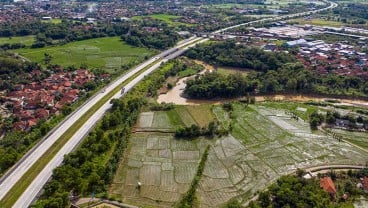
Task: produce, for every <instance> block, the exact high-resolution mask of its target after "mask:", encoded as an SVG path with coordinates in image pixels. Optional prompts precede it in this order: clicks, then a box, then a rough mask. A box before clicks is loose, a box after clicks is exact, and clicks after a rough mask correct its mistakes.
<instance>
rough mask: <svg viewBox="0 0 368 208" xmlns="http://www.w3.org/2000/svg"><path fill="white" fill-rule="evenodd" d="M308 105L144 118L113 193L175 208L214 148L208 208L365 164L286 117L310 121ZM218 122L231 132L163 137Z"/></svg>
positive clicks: (352, 150) (203, 194) (192, 110)
mask: <svg viewBox="0 0 368 208" xmlns="http://www.w3.org/2000/svg"><path fill="white" fill-rule="evenodd" d="M303 105H304V104H300V106H299V104H294V105H293V106H284V107H283V108H282V107H280V106H277V105H275V104H268V103H267V102H266V103H264V104H263V103H262V104H257V105H249V106H246V105H244V104H240V103H235V104H233V112H232V113H231V115H230V113H229V112H227V111H225V110H224V109H223V108H222V106H221V105H213V106H212V105H203V106H202V105H201V106H190V107H188V106H177V107H175V109H173V110H170V111H159V112H143V113H141V115H140V118H139V121H138V123H137V126H136V130H135V133H134V134H133V135H132V137H131V139H130V145H129V150H128V151H127V155H126V157H124V161H123V162H122V163H121V164H120V166H119V169H118V171H117V173H116V175H115V178H114V181H113V183H112V185H111V187H110V191H109V194H110V195H112V196H113V197H116V198H117V199H120V200H122V201H123V202H126V203H129V204H134V205H138V206H143V207H172V206H173V205H175V203H176V202H178V201H179V200H180V199H181V197H182V196H183V194H184V193H185V192H186V191H187V190H188V188H189V185H190V183H191V181H192V180H193V177H194V175H195V172H196V168H197V165H198V163H199V161H200V157H201V155H202V153H203V152H204V150H205V149H206V146H207V145H210V146H211V148H210V151H209V155H208V159H207V162H206V164H205V168H204V172H203V176H202V178H201V180H200V184H199V188H198V189H197V196H198V198H199V201H200V207H222V206H223V205H224V203H226V202H227V201H229V200H230V199H232V198H241V199H243V202H244V203H245V202H246V201H247V200H248V199H250V198H252V197H253V196H254V195H256V193H258V192H259V191H262V190H263V189H265V188H266V187H267V186H269V185H270V184H271V183H272V182H273V181H275V180H276V179H277V178H279V177H280V176H282V175H285V174H289V173H292V172H293V171H295V170H296V169H297V168H306V167H310V166H317V165H325V164H365V162H366V161H367V159H368V153H366V152H364V151H362V150H360V149H358V148H356V147H355V146H353V145H350V144H348V143H344V142H338V141H337V140H335V139H333V138H331V137H329V136H327V135H325V134H323V133H322V132H318V131H317V132H312V131H311V130H310V128H309V124H308V123H307V122H305V121H304V120H303V119H297V120H296V119H292V118H291V117H290V115H289V114H287V113H286V112H288V111H289V109H294V108H295V110H296V109H298V110H299V111H300V112H304V113H305V114H308V111H309V108H308V107H306V106H303ZM302 114H303V113H301V115H302ZM211 119H217V120H219V121H221V122H222V125H225V126H229V125H231V126H232V131H231V133H230V134H229V135H227V136H223V137H221V138H213V139H206V138H197V139H195V140H191V141H189V140H178V139H175V138H174V136H173V133H170V132H162V131H160V129H162V128H164V127H165V128H168V129H172V130H174V129H175V128H176V127H178V126H189V125H191V124H199V125H205V124H206V123H207V122H206V121H207V120H211ZM138 182H140V183H141V184H142V186H141V188H140V189H138V188H137V183H138Z"/></svg>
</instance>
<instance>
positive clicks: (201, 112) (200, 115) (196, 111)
mask: <svg viewBox="0 0 368 208" xmlns="http://www.w3.org/2000/svg"><path fill="white" fill-rule="evenodd" d="M185 108H186V109H187V110H188V112H189V114H190V115H191V116H192V117H193V119H194V120H195V122H196V123H197V124H198V125H199V126H200V127H204V126H207V125H208V124H209V123H210V122H213V121H215V116H214V114H213V112H212V106H210V105H198V106H191V105H188V106H185Z"/></svg>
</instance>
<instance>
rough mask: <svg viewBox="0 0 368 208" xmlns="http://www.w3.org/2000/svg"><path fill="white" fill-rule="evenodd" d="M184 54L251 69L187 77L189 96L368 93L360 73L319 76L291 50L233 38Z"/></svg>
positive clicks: (348, 94)
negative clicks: (268, 48) (266, 47)
mask: <svg viewBox="0 0 368 208" xmlns="http://www.w3.org/2000/svg"><path fill="white" fill-rule="evenodd" d="M186 55H187V56H188V57H190V58H196V59H201V60H203V61H206V62H208V63H212V64H215V65H219V66H230V67H241V68H244V69H252V70H253V71H252V72H251V73H249V74H248V75H247V76H246V77H241V75H240V74H238V75H236V76H234V75H228V76H224V75H220V74H216V73H213V74H205V75H202V76H199V77H197V78H196V79H195V80H192V81H189V82H188V85H187V87H186V89H185V92H186V93H187V95H188V96H190V97H195V98H201V97H202V98H213V97H236V96H241V95H245V94H246V93H253V94H255V93H259V94H274V93H312V94H313V93H314V94H322V95H337V96H341V95H347V96H362V97H366V96H367V95H368V83H367V82H366V81H365V80H364V79H363V78H360V77H351V76H340V75H336V74H328V75H323V76H321V75H320V74H317V73H316V72H313V71H309V70H307V69H306V68H305V67H304V66H303V65H302V64H301V63H298V62H296V60H295V57H294V56H293V55H292V54H287V53H271V52H265V51H263V50H261V49H258V48H254V47H247V46H242V45H235V43H234V42H231V41H227V42H214V43H210V44H201V45H199V46H197V47H195V48H193V49H191V50H189V51H188V52H187V53H186Z"/></svg>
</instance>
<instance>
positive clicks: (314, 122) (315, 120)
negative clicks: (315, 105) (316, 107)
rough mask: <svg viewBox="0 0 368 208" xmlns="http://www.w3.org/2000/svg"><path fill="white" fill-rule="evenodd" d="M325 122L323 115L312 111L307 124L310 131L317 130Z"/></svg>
mask: <svg viewBox="0 0 368 208" xmlns="http://www.w3.org/2000/svg"><path fill="white" fill-rule="evenodd" d="M324 120H325V117H324V116H323V114H321V113H318V111H313V112H312V113H311V114H310V116H309V124H310V127H311V129H313V130H317V128H318V126H319V125H321V124H322V122H323V121H324Z"/></svg>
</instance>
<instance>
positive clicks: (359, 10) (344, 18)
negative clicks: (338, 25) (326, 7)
mask: <svg viewBox="0 0 368 208" xmlns="http://www.w3.org/2000/svg"><path fill="white" fill-rule="evenodd" d="M367 9H368V5H366V4H359V3H347V4H344V6H339V7H336V8H334V9H333V13H334V14H335V15H337V16H339V20H340V21H341V22H343V23H348V22H349V23H351V24H360V25H362V24H366V23H367V21H366V20H368V13H367Z"/></svg>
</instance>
